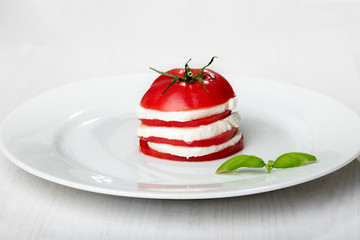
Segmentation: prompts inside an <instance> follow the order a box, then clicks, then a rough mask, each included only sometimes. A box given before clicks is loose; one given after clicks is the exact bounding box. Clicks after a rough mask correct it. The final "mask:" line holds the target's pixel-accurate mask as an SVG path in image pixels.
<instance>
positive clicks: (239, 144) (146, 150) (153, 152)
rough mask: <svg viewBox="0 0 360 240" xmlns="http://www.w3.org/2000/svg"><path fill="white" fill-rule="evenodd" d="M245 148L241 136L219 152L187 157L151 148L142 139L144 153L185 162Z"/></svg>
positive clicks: (223, 155) (213, 158) (216, 156)
mask: <svg viewBox="0 0 360 240" xmlns="http://www.w3.org/2000/svg"><path fill="white" fill-rule="evenodd" d="M243 148H244V143H243V137H242V136H241V139H240V140H239V142H237V143H236V144H235V145H233V146H231V147H228V148H225V149H223V150H221V151H219V152H214V153H211V154H208V155H204V156H198V157H189V158H187V157H181V156H176V155H171V154H169V153H162V152H158V151H156V150H154V149H151V148H150V147H149V145H148V144H147V142H146V141H144V140H142V139H140V151H141V152H142V153H144V154H146V155H148V156H151V157H156V158H162V159H168V160H173V161H183V162H200V161H210V160H215V159H220V158H225V157H228V156H231V155H233V154H235V153H237V152H239V151H240V150H241V149H243Z"/></svg>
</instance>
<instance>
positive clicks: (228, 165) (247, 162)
mask: <svg viewBox="0 0 360 240" xmlns="http://www.w3.org/2000/svg"><path fill="white" fill-rule="evenodd" d="M264 166H265V162H264V161H263V160H262V159H261V158H258V157H256V156H251V155H238V156H235V157H233V158H230V159H229V160H227V161H226V162H224V163H223V164H222V165H221V166H220V167H219V168H218V169H217V170H216V173H219V172H227V171H232V170H235V169H238V168H240V167H249V168H262V167H264Z"/></svg>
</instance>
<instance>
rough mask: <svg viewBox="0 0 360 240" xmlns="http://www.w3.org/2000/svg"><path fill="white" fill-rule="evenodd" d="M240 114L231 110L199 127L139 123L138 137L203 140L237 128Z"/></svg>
mask: <svg viewBox="0 0 360 240" xmlns="http://www.w3.org/2000/svg"><path fill="white" fill-rule="evenodd" d="M240 121H241V118H240V115H239V113H238V112H233V113H232V114H231V115H230V116H228V117H227V118H224V119H222V120H219V121H216V122H214V123H211V124H208V125H202V126H199V127H187V128H181V127H151V126H147V125H144V124H141V125H140V127H139V128H138V131H137V135H138V137H145V138H146V137H161V138H167V139H176V140H182V141H185V142H189V143H190V142H193V141H196V140H203V139H207V138H211V137H215V136H217V135H220V134H222V133H224V132H227V131H229V130H231V129H232V128H234V127H235V128H238V127H239V125H240Z"/></svg>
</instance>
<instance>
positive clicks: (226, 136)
mask: <svg viewBox="0 0 360 240" xmlns="http://www.w3.org/2000/svg"><path fill="white" fill-rule="evenodd" d="M236 132H237V129H236V128H232V129H230V130H229V131H226V132H224V133H222V134H219V135H217V136H215V137H211V138H207V139H203V140H196V141H193V142H191V143H187V142H185V141H182V140H176V139H167V138H161V137H147V138H141V139H142V140H144V141H146V142H153V143H165V144H170V145H175V146H184V147H208V146H212V145H219V144H222V143H224V142H227V141H229V140H230V139H231V138H233V137H234V136H235V135H236Z"/></svg>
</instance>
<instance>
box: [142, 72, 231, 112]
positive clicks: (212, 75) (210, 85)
mask: <svg viewBox="0 0 360 240" xmlns="http://www.w3.org/2000/svg"><path fill="white" fill-rule="evenodd" d="M191 71H192V73H193V75H197V74H198V73H199V72H200V71H201V69H191ZM166 73H169V74H172V75H175V76H178V77H184V76H185V69H181V68H176V69H172V70H170V71H167V72H166ZM201 76H202V77H204V76H205V77H204V78H203V83H204V85H205V87H206V89H207V91H206V89H205V88H204V86H203V85H202V83H201V82H200V81H196V82H193V83H188V82H184V81H177V82H175V83H174V84H173V85H172V86H171V87H169V88H168V89H167V90H166V92H165V93H164V90H165V89H166V88H167V87H168V86H169V84H170V83H171V82H172V81H173V78H172V77H169V76H165V75H161V76H159V77H158V78H157V79H156V80H155V81H154V82H153V83H152V85H151V86H150V89H149V90H148V91H147V92H146V93H145V95H144V96H143V98H142V99H141V102H140V105H141V106H142V107H144V108H148V109H153V110H158V111H187V110H195V109H203V108H209V107H214V106H216V105H220V104H223V103H226V102H227V101H228V100H229V99H230V98H233V97H235V93H234V91H233V89H232V87H231V85H230V84H229V82H228V81H227V80H226V79H225V78H224V77H223V76H221V75H220V74H218V73H216V72H214V71H212V70H210V69H205V70H204V71H203V73H202V74H201ZM163 93H164V94H163Z"/></svg>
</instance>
